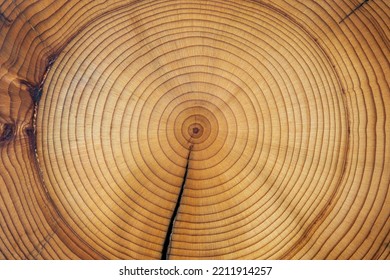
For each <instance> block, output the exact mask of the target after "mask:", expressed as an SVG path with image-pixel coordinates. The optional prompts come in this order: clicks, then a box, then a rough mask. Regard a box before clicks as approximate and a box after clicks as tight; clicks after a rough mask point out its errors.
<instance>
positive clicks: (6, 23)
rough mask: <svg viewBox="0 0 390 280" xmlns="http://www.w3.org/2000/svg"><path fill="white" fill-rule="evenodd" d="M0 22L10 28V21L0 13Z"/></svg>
mask: <svg viewBox="0 0 390 280" xmlns="http://www.w3.org/2000/svg"><path fill="white" fill-rule="evenodd" d="M0 21H1V22H3V23H4V25H6V26H10V25H11V23H12V20H10V19H9V18H8V17H6V16H5V15H4V13H2V12H0Z"/></svg>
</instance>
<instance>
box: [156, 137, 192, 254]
mask: <svg viewBox="0 0 390 280" xmlns="http://www.w3.org/2000/svg"><path fill="white" fill-rule="evenodd" d="M192 147H193V145H191V146H190V148H189V151H188V156H187V164H186V168H185V171H184V176H183V183H182V184H181V187H180V192H179V195H178V197H177V202H176V206H175V209H174V210H173V212H172V216H171V220H170V222H169V225H168V229H167V234H166V236H165V241H164V245H163V248H162V251H161V259H162V260H168V259H169V253H170V245H171V241H172V233H173V228H174V225H175V221H176V216H177V214H178V212H179V207H180V202H181V198H182V197H183V193H184V187H185V184H186V181H187V175H188V169H189V165H190V156H191V151H192Z"/></svg>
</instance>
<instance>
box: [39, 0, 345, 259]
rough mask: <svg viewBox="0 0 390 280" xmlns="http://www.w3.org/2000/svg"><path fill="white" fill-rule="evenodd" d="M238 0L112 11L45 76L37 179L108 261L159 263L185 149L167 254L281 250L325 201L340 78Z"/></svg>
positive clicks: (288, 28)
mask: <svg viewBox="0 0 390 280" xmlns="http://www.w3.org/2000/svg"><path fill="white" fill-rule="evenodd" d="M242 2H243V3H240V4H236V3H235V2H233V1H212V4H209V5H205V4H202V3H199V2H198V1H182V2H180V1H154V2H153V5H152V4H151V2H149V1H143V2H142V1H141V2H139V3H137V4H135V5H130V6H128V7H126V8H124V9H118V10H113V11H111V12H110V13H107V14H106V15H104V16H102V17H100V18H98V19H96V20H95V21H94V22H93V23H92V24H90V25H89V26H88V27H87V28H85V29H84V30H82V32H81V33H80V34H78V35H77V36H76V37H75V38H74V39H73V40H72V41H71V42H70V43H69V44H68V45H67V46H66V48H65V49H64V50H63V51H62V52H61V54H60V55H59V57H58V59H57V60H56V62H55V63H54V65H53V67H52V69H51V70H50V72H49V74H48V77H47V80H46V82H45V86H44V91H43V92H44V94H43V96H42V100H41V101H40V104H39V108H38V116H37V151H38V159H39V163H40V166H41V169H42V175H43V180H44V183H45V187H46V188H47V191H48V193H49V195H50V197H51V198H52V200H53V203H54V205H55V206H56V207H57V209H58V212H59V213H60V214H61V216H62V217H63V219H64V220H65V221H66V223H67V224H68V225H69V226H70V227H71V228H72V229H73V231H74V232H75V233H76V234H77V235H78V236H79V237H80V238H81V239H82V240H84V242H85V243H86V244H88V245H89V246H91V247H92V248H94V250H96V251H97V252H99V254H101V255H102V256H104V257H106V258H143V259H148V258H151V259H153V258H159V257H160V255H161V248H162V244H163V242H164V238H165V236H166V231H167V227H168V223H169V221H170V218H171V215H172V211H173V209H174V207H175V205H176V201H177V199H178V194H179V191H180V186H181V185H182V183H183V175H184V173H185V167H186V164H187V156H188V153H189V150H190V149H191V153H190V159H189V165H188V175H187V179H186V182H185V186H184V192H183V197H182V200H181V204H180V208H179V213H178V216H177V219H176V221H175V224H174V229H173V234H172V240H171V244H170V246H171V249H170V258H171V259H191V258H195V259H196V258H251V259H252V258H285V257H289V255H288V254H289V252H294V250H295V248H298V247H299V245H300V244H302V243H305V238H306V237H305V236H307V233H308V232H310V231H311V230H313V229H314V228H315V226H316V225H317V224H318V223H321V219H322V217H324V216H325V214H326V211H327V209H328V207H329V205H331V204H332V201H333V199H334V196H335V193H336V192H337V190H338V188H339V184H340V180H341V177H342V174H343V167H344V163H345V160H346V155H347V151H348V146H347V143H348V141H347V126H348V122H347V116H346V115H347V112H346V109H345V104H344V100H343V97H342V90H341V87H340V82H339V77H338V76H337V73H336V72H335V70H334V68H333V65H332V63H331V61H330V59H329V57H328V55H327V53H326V52H325V51H324V49H322V48H321V46H320V45H319V44H318V43H317V41H316V39H314V37H313V36H312V35H311V34H310V32H309V31H308V30H306V29H305V28H303V27H302V26H301V25H299V23H297V22H295V21H294V20H293V19H292V18H290V17H289V16H287V15H286V14H285V13H283V12H281V11H279V10H278V9H277V8H275V7H273V6H272V5H265V4H262V3H257V2H252V1H242ZM113 30H114V31H115V32H113ZM269 244H272V246H269ZM290 257H291V256H290Z"/></svg>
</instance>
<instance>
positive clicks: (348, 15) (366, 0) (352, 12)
mask: <svg viewBox="0 0 390 280" xmlns="http://www.w3.org/2000/svg"><path fill="white" fill-rule="evenodd" d="M368 1H369V0H364V1H363V2H361V3H360V4H359V5H357V6H356V7H355V8H354V9H353V10H352V11H351V12H349V14H347V15H346V16H345V17H344V18H343V19H342V20H341V21H340V22H339V24H340V23H342V22H343V21H344V20H346V19H347V18H349V17H350V16H351V15H352V14H354V13H355V12H356V11H357V10H359V9H360V8H361V7H362V6H363V5H364V4H366V3H367V2H368Z"/></svg>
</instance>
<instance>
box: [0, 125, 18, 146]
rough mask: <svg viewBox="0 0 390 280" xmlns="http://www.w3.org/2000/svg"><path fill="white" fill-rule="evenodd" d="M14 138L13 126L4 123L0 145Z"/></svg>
mask: <svg viewBox="0 0 390 280" xmlns="http://www.w3.org/2000/svg"><path fill="white" fill-rule="evenodd" d="M14 136H15V125H14V124H12V123H6V124H5V125H4V127H3V132H2V133H1V135H0V144H1V143H4V142H7V141H10V140H11V139H12V138H13V137H14Z"/></svg>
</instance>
